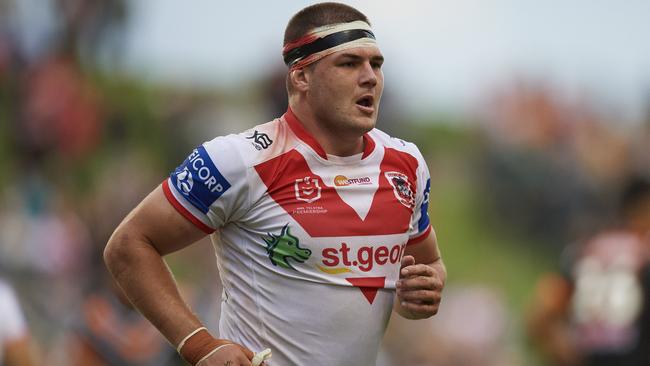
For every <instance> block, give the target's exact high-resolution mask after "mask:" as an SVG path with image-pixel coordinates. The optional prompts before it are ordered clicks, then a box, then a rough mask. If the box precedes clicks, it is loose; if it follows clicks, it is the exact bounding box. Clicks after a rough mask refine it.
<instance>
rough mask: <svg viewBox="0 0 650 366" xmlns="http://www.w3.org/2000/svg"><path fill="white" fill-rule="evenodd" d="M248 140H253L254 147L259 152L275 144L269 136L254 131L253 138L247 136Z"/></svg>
mask: <svg viewBox="0 0 650 366" xmlns="http://www.w3.org/2000/svg"><path fill="white" fill-rule="evenodd" d="M246 138H247V139H251V140H253V146H255V148H256V149H257V150H262V149H266V148H268V147H269V146H271V144H272V143H273V140H271V138H270V137H269V135H267V134H265V133H263V132H257V130H255V131H253V135H252V136H247V137H246Z"/></svg>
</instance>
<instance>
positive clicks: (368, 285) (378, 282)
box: [345, 276, 386, 304]
mask: <svg viewBox="0 0 650 366" xmlns="http://www.w3.org/2000/svg"><path fill="white" fill-rule="evenodd" d="M345 280H346V281H348V282H350V283H351V284H352V286H355V287H358V288H359V290H361V292H362V293H363V296H365V297H366V300H368V302H369V303H370V304H372V302H373V301H375V296H377V291H378V290H379V289H380V288H384V285H385V283H386V277H385V276H384V277H356V278H346V279H345Z"/></svg>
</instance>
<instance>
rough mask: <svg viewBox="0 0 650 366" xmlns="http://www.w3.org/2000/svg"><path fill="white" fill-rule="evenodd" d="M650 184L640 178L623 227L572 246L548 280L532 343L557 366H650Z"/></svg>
mask: <svg viewBox="0 0 650 366" xmlns="http://www.w3.org/2000/svg"><path fill="white" fill-rule="evenodd" d="M649 234H650V180H648V179H646V178H634V179H632V180H631V181H630V182H629V183H628V184H627V186H626V188H625V189H624V192H623V196H622V204H621V223H620V224H619V225H617V226H616V227H612V228H608V229H606V230H603V231H601V232H598V233H596V234H595V235H593V236H592V237H591V238H589V239H588V240H586V241H584V242H582V243H580V244H579V245H575V246H569V247H568V248H567V250H566V252H565V258H564V259H565V263H564V265H563V267H564V268H563V270H562V272H563V273H561V274H547V275H545V276H543V277H542V278H541V279H540V281H539V283H538V286H537V289H536V294H535V298H534V301H533V303H532V308H531V312H530V314H529V319H528V320H529V323H528V326H529V335H530V336H531V339H532V341H533V342H534V343H535V345H536V346H538V347H539V349H540V350H541V351H542V353H543V354H544V356H546V357H547V359H548V361H549V364H551V365H582V366H601V365H602V366H605V365H606V366H619V365H620V366H636V365H639V366H640V365H650V235H649Z"/></svg>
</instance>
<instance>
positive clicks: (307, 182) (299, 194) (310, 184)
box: [294, 177, 321, 203]
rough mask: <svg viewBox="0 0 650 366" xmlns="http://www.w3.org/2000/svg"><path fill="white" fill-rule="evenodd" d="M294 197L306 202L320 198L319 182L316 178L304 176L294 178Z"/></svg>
mask: <svg viewBox="0 0 650 366" xmlns="http://www.w3.org/2000/svg"><path fill="white" fill-rule="evenodd" d="M294 189H295V192H296V199H297V200H299V201H304V202H307V203H312V202H314V201H317V200H319V199H320V190H321V189H320V184H319V183H318V179H317V178H311V177H304V178H301V179H296V183H295V185H294Z"/></svg>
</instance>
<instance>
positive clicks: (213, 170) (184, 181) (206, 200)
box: [170, 146, 230, 213]
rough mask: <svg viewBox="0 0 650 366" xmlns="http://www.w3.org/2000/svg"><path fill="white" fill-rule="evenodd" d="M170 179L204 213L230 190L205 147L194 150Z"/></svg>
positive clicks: (228, 184)
mask: <svg viewBox="0 0 650 366" xmlns="http://www.w3.org/2000/svg"><path fill="white" fill-rule="evenodd" d="M170 178H171V182H172V184H173V185H174V187H175V188H176V190H177V191H178V192H179V193H181V194H182V195H183V196H184V197H185V199H187V200H188V201H189V202H190V203H191V204H192V205H193V206H194V207H196V208H197V209H199V210H200V211H201V212H203V213H207V212H208V210H209V208H210V206H211V205H212V204H213V203H214V201H216V200H217V199H218V198H219V197H221V195H222V194H224V193H225V192H226V191H227V190H228V188H230V183H229V182H228V181H227V180H226V178H224V176H223V175H222V174H221V172H220V171H219V169H217V167H216V166H215V165H214V163H213V162H212V159H210V156H209V155H208V152H207V151H206V150H205V148H204V147H203V146H199V147H198V148H196V149H194V151H193V152H192V154H190V156H189V157H188V158H187V159H185V161H184V162H183V164H181V165H180V166H179V167H178V168H176V170H175V171H174V172H173V173H172V174H171V176H170Z"/></svg>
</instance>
